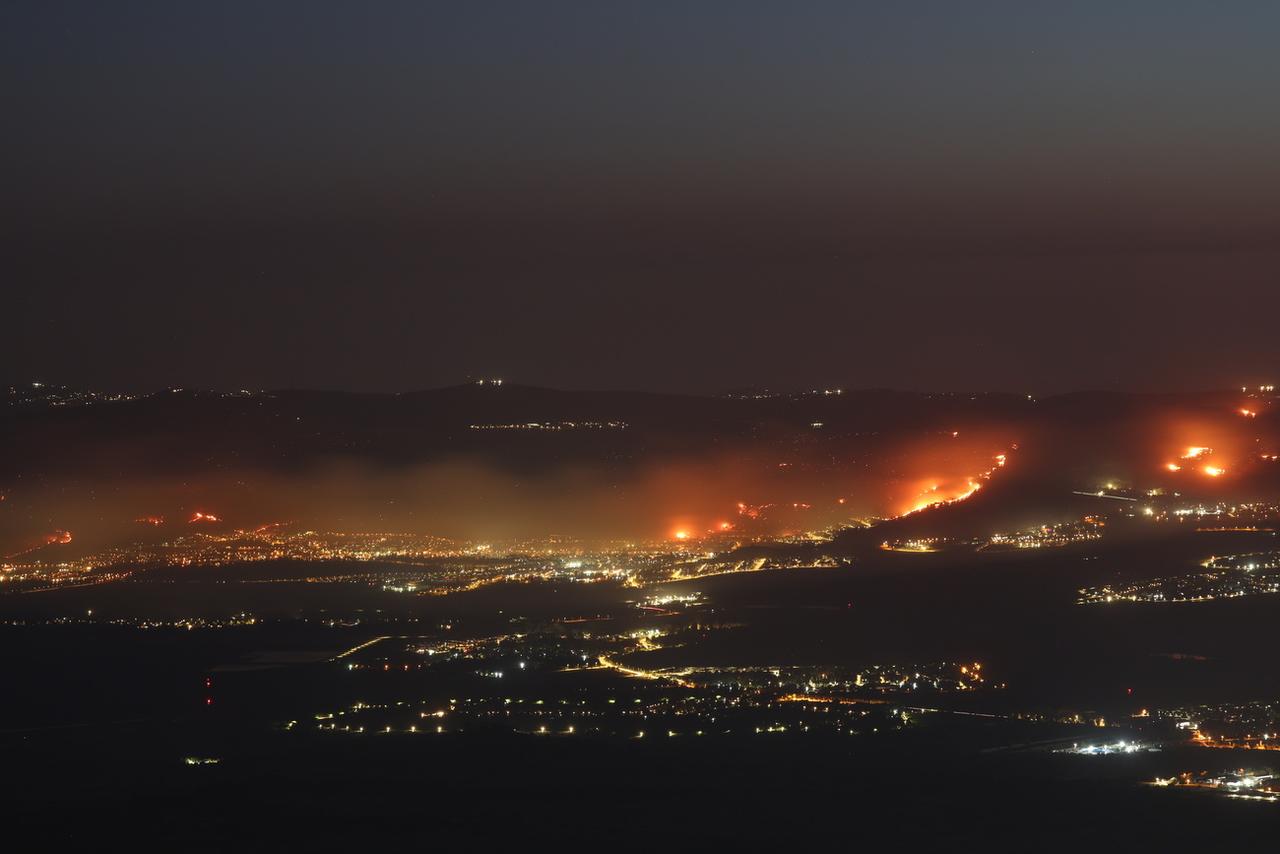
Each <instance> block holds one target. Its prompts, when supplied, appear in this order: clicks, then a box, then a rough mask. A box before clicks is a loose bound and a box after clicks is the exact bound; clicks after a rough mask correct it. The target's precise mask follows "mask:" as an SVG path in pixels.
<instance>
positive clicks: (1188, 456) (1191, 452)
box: [1182, 445, 1213, 460]
mask: <svg viewBox="0 0 1280 854" xmlns="http://www.w3.org/2000/svg"><path fill="white" fill-rule="evenodd" d="M1212 453H1213V448H1205V447H1201V446H1199V445H1192V446H1191V447H1190V448H1187V450H1186V452H1185V453H1184V454H1183V455H1182V459H1184V460H1198V459H1200V458H1201V457H1204V456H1208V455H1209V454H1212Z"/></svg>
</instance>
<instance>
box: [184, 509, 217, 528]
mask: <svg viewBox="0 0 1280 854" xmlns="http://www.w3.org/2000/svg"><path fill="white" fill-rule="evenodd" d="M221 521H222V520H221V519H219V518H218V517H217V516H215V515H213V514H212V513H202V512H200V511H199V510H197V511H196V512H195V513H192V514H191V518H190V519H188V520H187V522H188V523H189V524H192V525H194V524H196V523H197V522H221Z"/></svg>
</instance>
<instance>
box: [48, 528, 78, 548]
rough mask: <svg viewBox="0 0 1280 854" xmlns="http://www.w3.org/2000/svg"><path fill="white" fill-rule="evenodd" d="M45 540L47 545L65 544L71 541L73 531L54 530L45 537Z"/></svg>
mask: <svg viewBox="0 0 1280 854" xmlns="http://www.w3.org/2000/svg"><path fill="white" fill-rule="evenodd" d="M44 542H45V545H47V546H52V545H60V546H65V545H66V544H67V543H69V542H71V532H70V531H54V532H53V533H52V534H50V535H49V536H47V537H45V538H44Z"/></svg>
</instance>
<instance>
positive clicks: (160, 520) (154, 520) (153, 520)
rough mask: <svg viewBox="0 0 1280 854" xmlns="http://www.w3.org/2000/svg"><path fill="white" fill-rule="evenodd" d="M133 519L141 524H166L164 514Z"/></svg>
mask: <svg viewBox="0 0 1280 854" xmlns="http://www.w3.org/2000/svg"><path fill="white" fill-rule="evenodd" d="M133 521H135V522H137V523H138V524H139V525H155V526H160V525H163V524H164V517H163V516H139V517H138V518H137V519H134V520H133Z"/></svg>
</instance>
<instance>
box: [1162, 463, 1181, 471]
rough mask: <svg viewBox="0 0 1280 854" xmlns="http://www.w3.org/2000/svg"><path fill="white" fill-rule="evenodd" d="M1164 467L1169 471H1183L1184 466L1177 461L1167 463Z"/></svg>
mask: <svg viewBox="0 0 1280 854" xmlns="http://www.w3.org/2000/svg"><path fill="white" fill-rule="evenodd" d="M1164 467H1165V468H1166V469H1168V470H1169V471H1182V466H1180V465H1178V464H1177V463H1165V464H1164Z"/></svg>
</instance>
